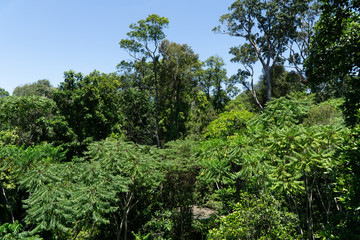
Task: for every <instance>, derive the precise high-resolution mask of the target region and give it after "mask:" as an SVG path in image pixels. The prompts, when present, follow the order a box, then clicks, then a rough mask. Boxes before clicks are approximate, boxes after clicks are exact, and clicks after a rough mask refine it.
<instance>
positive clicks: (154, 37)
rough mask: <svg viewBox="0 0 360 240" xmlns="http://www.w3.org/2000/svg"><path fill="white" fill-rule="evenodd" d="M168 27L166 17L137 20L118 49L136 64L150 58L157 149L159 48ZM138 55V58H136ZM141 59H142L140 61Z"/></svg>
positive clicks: (154, 15)
mask: <svg viewBox="0 0 360 240" xmlns="http://www.w3.org/2000/svg"><path fill="white" fill-rule="evenodd" d="M168 25H169V20H168V19H167V18H166V17H159V16H158V15H156V14H151V15H149V16H148V17H147V18H146V19H145V20H144V19H142V20H139V21H138V22H137V24H131V25H130V29H132V31H130V32H128V33H127V35H128V36H129V39H122V40H121V41H120V43H119V44H120V47H121V48H123V49H125V50H128V51H129V54H130V55H131V56H132V57H134V58H135V59H136V61H138V62H145V61H146V59H147V58H151V60H152V62H151V64H152V73H153V81H152V82H151V83H152V84H150V85H149V86H151V88H152V89H151V90H155V94H154V98H155V138H156V143H157V146H158V147H161V142H160V136H159V135H160V127H159V121H160V120H159V79H158V73H159V58H160V52H159V47H160V44H161V41H162V40H164V39H165V33H164V32H163V29H164V28H167V27H168ZM138 54H140V57H138ZM141 58H142V59H141Z"/></svg>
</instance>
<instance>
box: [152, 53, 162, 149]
mask: <svg viewBox="0 0 360 240" xmlns="http://www.w3.org/2000/svg"><path fill="white" fill-rule="evenodd" d="M157 61H158V59H157V57H155V58H154V59H153V64H154V69H153V71H154V81H155V128H156V129H155V137H156V143H157V147H158V148H160V147H161V144H160V138H159V84H158V79H157Z"/></svg>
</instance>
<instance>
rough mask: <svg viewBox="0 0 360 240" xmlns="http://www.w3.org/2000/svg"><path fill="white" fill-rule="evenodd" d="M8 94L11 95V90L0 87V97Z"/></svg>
mask: <svg viewBox="0 0 360 240" xmlns="http://www.w3.org/2000/svg"><path fill="white" fill-rule="evenodd" d="M7 96H10V94H9V92H8V91H6V90H5V89H3V88H0V97H7Z"/></svg>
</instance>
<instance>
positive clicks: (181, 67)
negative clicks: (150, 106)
mask: <svg viewBox="0 0 360 240" xmlns="http://www.w3.org/2000/svg"><path fill="white" fill-rule="evenodd" d="M160 53H161V55H162V60H161V63H160V69H159V70H160V72H159V78H160V83H159V111H160V113H159V121H160V126H159V127H160V135H161V139H164V140H165V141H170V140H176V139H179V138H183V137H184V136H186V134H187V129H186V122H188V121H189V120H190V119H189V114H190V109H191V104H192V100H193V98H194V97H193V96H194V94H196V92H197V91H198V88H197V79H196V72H197V71H199V69H200V67H201V66H200V65H201V64H200V61H199V57H198V55H197V54H195V53H194V51H193V50H192V49H191V48H190V47H189V46H188V45H186V44H183V45H180V44H177V43H173V42H169V41H167V40H164V41H162V43H161V46H160Z"/></svg>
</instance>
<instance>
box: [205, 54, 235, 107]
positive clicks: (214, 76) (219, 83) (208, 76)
mask: <svg viewBox="0 0 360 240" xmlns="http://www.w3.org/2000/svg"><path fill="white" fill-rule="evenodd" d="M204 65H205V70H204V81H205V82H206V83H208V84H209V86H211V87H210V89H211V92H212V96H211V102H212V105H213V107H214V109H215V110H216V111H218V112H221V111H222V110H223V109H224V107H225V105H226V103H227V102H228V101H229V100H230V98H229V97H228V96H227V93H226V92H225V91H224V90H223V86H224V85H226V84H227V83H228V78H227V76H226V69H225V68H224V65H225V64H224V61H223V59H222V58H221V57H219V56H211V57H209V58H208V59H206V61H205V62H204ZM204 85H206V84H204ZM208 97H210V96H208ZM209 100H210V99H209Z"/></svg>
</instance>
